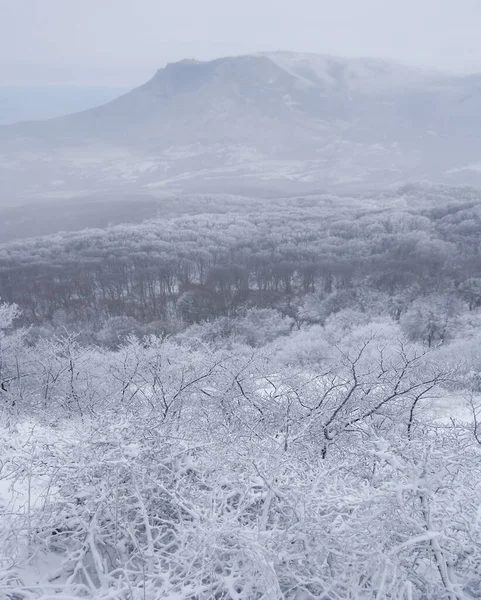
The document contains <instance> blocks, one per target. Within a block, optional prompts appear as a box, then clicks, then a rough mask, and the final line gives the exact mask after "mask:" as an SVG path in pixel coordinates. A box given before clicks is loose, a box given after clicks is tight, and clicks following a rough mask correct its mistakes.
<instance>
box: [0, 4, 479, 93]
mask: <svg viewBox="0 0 481 600" xmlns="http://www.w3.org/2000/svg"><path fill="white" fill-rule="evenodd" d="M480 34H481V0H235V1H233V0H0V77H1V78H2V80H3V81H0V83H9V82H20V83H49V82H52V81H55V82H57V81H69V80H70V81H75V82H77V83H95V84H99V83H106V84H118V85H124V84H136V83H140V82H142V81H143V80H145V79H146V77H148V76H149V75H150V74H151V73H153V71H155V69H156V68H158V67H161V66H163V65H164V64H165V63H166V62H171V61H175V60H179V59H181V58H185V57H189V58H190V57H194V58H198V59H208V58H213V57H217V56H224V55H231V54H243V53H249V52H254V51H259V50H260V51H266V50H298V51H303V52H318V53H327V54H338V55H343V56H373V57H384V58H388V59H396V60H398V61H401V62H405V63H408V64H413V65H420V66H428V67H438V68H441V69H445V70H457V71H463V72H467V71H468V72H469V71H471V72H472V71H476V70H479V71H480V72H481V35H480ZM7 80H9V81H7Z"/></svg>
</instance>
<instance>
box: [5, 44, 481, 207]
mask: <svg viewBox="0 0 481 600" xmlns="http://www.w3.org/2000/svg"><path fill="white" fill-rule="evenodd" d="M480 101H481V75H480V76H457V77H455V76H446V75H443V74H439V73H432V72H426V71H422V70H416V69H412V68H407V67H404V66H401V65H397V64H393V63H390V62H385V61H380V60H371V59H349V60H347V59H341V58H336V57H328V56H318V55H310V54H296V53H288V52H274V53H269V54H256V55H248V56H239V57H229V58H220V59H217V60H213V61H209V62H199V61H195V60H184V61H180V62H178V63H174V64H169V65H167V66H166V67H165V68H164V69H160V70H159V71H158V72H157V73H156V74H155V75H154V77H153V78H152V79H151V80H150V81H148V82H147V83H145V84H144V85H142V86H140V87H138V88H136V89H134V90H133V91H131V92H129V93H127V94H125V95H123V96H121V97H119V98H117V99H115V100H113V101H112V102H109V103H107V104H104V105H103V106H100V107H98V108H94V109H91V110H87V111H84V112H80V113H77V114H72V115H69V116H65V117H60V118H56V119H52V120H49V121H42V122H26V123H20V124H15V125H11V126H6V127H0V159H1V162H0V186H1V188H2V190H3V202H4V204H5V203H9V202H10V200H9V199H11V202H10V203H13V202H14V201H17V199H18V198H22V199H23V200H25V199H28V197H32V196H38V195H46V196H48V197H52V195H57V196H59V197H61V196H62V195H63V194H65V193H67V192H68V193H75V194H79V193H84V192H91V191H95V192H96V193H102V192H103V191H106V190H108V191H109V192H111V191H112V190H122V191H123V192H124V193H130V192H133V191H140V190H141V191H143V192H147V193H158V192H163V191H166V190H167V191H173V190H182V191H199V192H203V191H211V192H226V191H231V192H238V191H239V190H240V191H241V192H242V190H244V189H248V190H249V192H251V191H252V190H256V189H258V190H259V191H262V192H273V191H279V192H284V193H292V192H297V191H299V192H302V191H309V190H313V189H316V190H319V189H326V188H360V187H372V186H380V185H381V186H384V185H387V184H398V183H403V182H406V181H409V180H431V181H439V182H447V183H453V184H457V183H466V184H471V185H478V184H480V183H481V120H480V119H479V106H480Z"/></svg>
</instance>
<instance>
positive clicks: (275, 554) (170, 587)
mask: <svg viewBox="0 0 481 600" xmlns="http://www.w3.org/2000/svg"><path fill="white" fill-rule="evenodd" d="M176 203H177V204H176V205H175V206H173V207H172V209H171V210H170V211H169V209H168V207H166V208H165V214H164V215H163V216H162V215H158V216H157V217H156V218H155V219H149V220H146V221H143V222H141V223H137V224H126V225H113V226H111V227H107V228H105V229H85V230H81V231H78V232H68V233H67V232H64V233H62V232H60V233H55V234H51V235H47V236H43V237H38V238H28V239H18V240H14V241H10V242H8V243H4V244H2V245H0V299H1V302H0V403H1V404H0V415H1V420H0V424H1V434H0V597H2V594H3V595H4V597H6V598H8V599H9V600H34V599H35V600H53V599H54V598H61V599H62V600H71V599H73V598H82V597H84V598H92V599H94V600H113V599H125V600H160V599H161V598H165V599H166V600H183V599H186V600H214V599H215V600H251V599H252V600H281V599H285V600H346V599H347V600H374V599H379V600H381V599H386V600H444V599H445V600H474V599H476V598H479V597H481V193H480V192H478V191H475V190H473V189H470V188H460V187H450V186H434V185H428V184H419V185H405V186H403V187H401V188H396V189H392V190H390V191H386V192H384V193H374V192H373V193H372V194H371V193H366V194H364V195H363V196H362V197H355V196H348V195H346V196H340V197H335V196H332V195H330V194H321V193H319V194H312V195H309V196H303V197H289V198H281V199H273V198H268V199H262V200H260V199H255V198H240V197H233V196H232V197H228V196H225V197H222V198H219V197H216V196H208V195H203V196H201V195H198V196H195V197H186V198H185V199H177V200H176Z"/></svg>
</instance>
